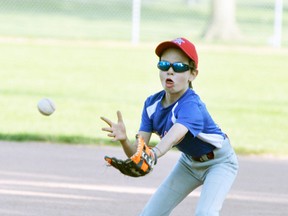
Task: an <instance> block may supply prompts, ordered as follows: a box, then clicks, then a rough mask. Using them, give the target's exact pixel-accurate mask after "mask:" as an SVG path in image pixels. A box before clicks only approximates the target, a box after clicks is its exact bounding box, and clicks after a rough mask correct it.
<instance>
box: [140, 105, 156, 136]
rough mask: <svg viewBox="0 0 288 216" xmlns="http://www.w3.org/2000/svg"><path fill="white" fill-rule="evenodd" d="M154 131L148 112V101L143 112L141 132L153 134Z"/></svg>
mask: <svg viewBox="0 0 288 216" xmlns="http://www.w3.org/2000/svg"><path fill="white" fill-rule="evenodd" d="M152 130H153V125H152V119H150V118H149V115H148V112H147V100H146V101H145V103H144V106H143V110H142V116H141V123H140V129H139V131H144V132H152Z"/></svg>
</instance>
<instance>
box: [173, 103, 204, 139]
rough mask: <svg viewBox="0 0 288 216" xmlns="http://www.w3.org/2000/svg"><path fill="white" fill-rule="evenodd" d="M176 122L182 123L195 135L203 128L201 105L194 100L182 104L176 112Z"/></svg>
mask: <svg viewBox="0 0 288 216" xmlns="http://www.w3.org/2000/svg"><path fill="white" fill-rule="evenodd" d="M176 123H179V124H182V125H184V126H185V127H186V128H187V129H188V130H189V131H190V132H191V133H192V135H193V136H194V137H196V136H197V135H198V134H199V133H200V132H201V131H202V130H203V128H204V118H203V115H202V112H201V106H200V105H199V104H197V103H196V102H187V103H184V104H182V106H181V107H179V110H178V112H177V113H176Z"/></svg>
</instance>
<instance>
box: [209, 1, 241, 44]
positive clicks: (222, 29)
mask: <svg viewBox="0 0 288 216" xmlns="http://www.w3.org/2000/svg"><path fill="white" fill-rule="evenodd" d="M235 10H236V0H228V1H227V0H212V4H211V19H210V22H209V25H208V27H207V29H206V30H205V31H204V35H203V38H204V39H207V40H212V39H221V40H231V39H237V38H239V37H240V31H239V29H238V26H237V23H236V16H235Z"/></svg>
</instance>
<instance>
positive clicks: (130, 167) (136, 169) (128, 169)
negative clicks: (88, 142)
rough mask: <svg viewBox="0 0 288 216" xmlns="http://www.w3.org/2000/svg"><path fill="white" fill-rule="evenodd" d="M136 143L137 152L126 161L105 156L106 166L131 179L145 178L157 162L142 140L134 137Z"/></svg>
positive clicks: (139, 137)
mask: <svg viewBox="0 0 288 216" xmlns="http://www.w3.org/2000/svg"><path fill="white" fill-rule="evenodd" d="M136 139H137V141H138V147H137V151H136V153H135V154H134V155H132V156H131V157H130V158H128V159H126V160H121V159H118V158H115V157H108V156H105V160H106V161H107V162H108V165H111V166H113V167H114V168H116V169H118V170H119V171H120V172H121V173H123V174H124V175H127V176H131V177H141V176H145V175H147V174H148V173H150V172H151V171H152V170H153V167H154V165H155V164H156V162H157V157H156V154H155V153H154V152H153V151H152V149H150V148H149V147H148V146H147V145H146V144H145V142H144V140H143V138H142V137H141V136H139V135H136Z"/></svg>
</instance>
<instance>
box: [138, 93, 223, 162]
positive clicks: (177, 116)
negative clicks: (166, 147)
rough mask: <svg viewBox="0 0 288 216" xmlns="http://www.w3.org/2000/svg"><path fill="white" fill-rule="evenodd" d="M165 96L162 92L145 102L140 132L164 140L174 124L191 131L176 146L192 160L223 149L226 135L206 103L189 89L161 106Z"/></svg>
mask: <svg viewBox="0 0 288 216" xmlns="http://www.w3.org/2000/svg"><path fill="white" fill-rule="evenodd" d="M164 96H165V91H164V90H162V91H160V92H158V93H156V94H154V95H151V96H150V97H148V98H147V99H146V101H145V103H144V108H143V111H142V120H141V125H140V131H144V132H150V133H156V134H157V135H159V136H160V138H161V137H164V136H165V134H166V133H167V132H168V131H169V129H170V128H171V127H172V126H173V124H175V123H179V124H182V125H184V126H185V127H186V128H187V129H188V132H187V134H186V135H185V137H184V138H183V139H182V140H181V141H180V142H179V143H178V144H177V145H176V146H175V147H176V148H178V149H179V150H180V151H182V152H184V153H185V154H188V155H190V156H192V157H200V156H201V155H203V154H207V153H208V152H211V151H212V150H213V149H215V148H221V147H222V142H223V140H224V139H225V134H224V133H223V132H222V131H221V129H220V128H219V126H218V125H217V124H216V123H215V122H214V121H213V119H212V117H211V116H210V114H209V112H208V110H207V108H206V106H205V104H204V103H203V102H202V101H201V99H200V97H199V96H198V95H197V94H196V93H195V91H194V90H192V89H188V90H187V91H186V92H185V93H184V94H183V95H182V96H181V98H179V99H178V100H177V101H176V102H175V103H173V104H171V105H170V106H168V107H163V106H162V104H161V101H162V99H163V97H164Z"/></svg>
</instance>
